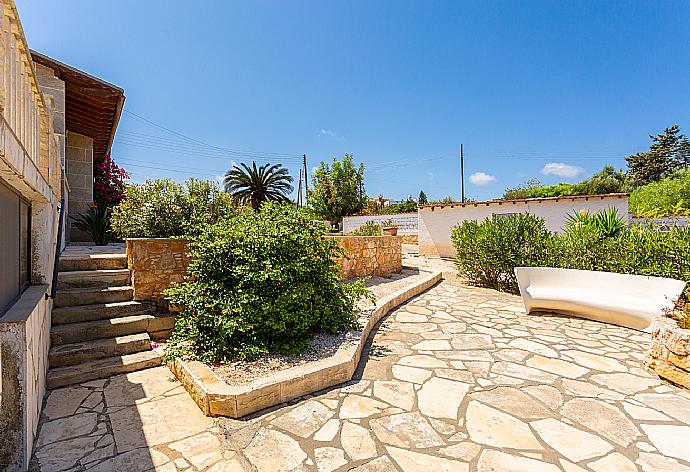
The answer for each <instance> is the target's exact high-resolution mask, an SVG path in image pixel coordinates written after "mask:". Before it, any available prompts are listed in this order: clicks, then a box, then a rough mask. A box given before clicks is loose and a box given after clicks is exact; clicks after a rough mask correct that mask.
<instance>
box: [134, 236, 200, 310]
mask: <svg viewBox="0 0 690 472" xmlns="http://www.w3.org/2000/svg"><path fill="white" fill-rule="evenodd" d="M188 244H189V241H188V240H186V239H172V238H130V239H127V268H128V269H129V271H130V273H131V275H132V287H133V288H134V300H137V301H143V300H150V301H153V302H156V303H157V304H158V305H161V306H166V307H167V303H166V301H165V300H164V299H163V295H162V293H161V292H162V291H163V290H165V289H166V288H169V287H170V286H171V285H172V283H173V282H182V281H183V280H184V276H185V275H186V274H187V266H188V265H189V260H190V259H189V254H188V253H189V251H188Z"/></svg>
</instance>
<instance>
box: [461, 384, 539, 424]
mask: <svg viewBox="0 0 690 472" xmlns="http://www.w3.org/2000/svg"><path fill="white" fill-rule="evenodd" d="M470 397H472V399H474V400H479V401H480V402H482V403H486V404H488V405H491V406H493V407H495V408H498V409H499V410H503V411H505V412H508V413H510V414H512V415H515V416H518V417H520V418H526V419H537V418H548V417H549V416H551V411H550V410H548V409H547V408H546V407H544V406H542V405H541V404H540V403H537V402H536V401H535V400H534V399H532V397H530V396H529V395H527V394H525V393H522V392H521V391H520V390H518V389H516V388H510V387H497V388H494V389H491V390H482V391H479V392H475V393H472V394H470Z"/></svg>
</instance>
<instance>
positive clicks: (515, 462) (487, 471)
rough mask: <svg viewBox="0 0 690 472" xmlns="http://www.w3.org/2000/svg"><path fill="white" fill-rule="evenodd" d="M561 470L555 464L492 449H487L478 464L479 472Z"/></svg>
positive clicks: (548, 471) (558, 471) (547, 471)
mask: <svg viewBox="0 0 690 472" xmlns="http://www.w3.org/2000/svg"><path fill="white" fill-rule="evenodd" d="M560 470H561V469H559V468H558V466H556V465H554V464H549V463H546V462H542V461H538V460H536V459H528V458H527V457H522V456H514V455H511V454H507V453H505V452H501V451H495V450H492V449H485V450H484V452H482V455H481V456H479V462H478V463H477V472H503V471H511V472H560Z"/></svg>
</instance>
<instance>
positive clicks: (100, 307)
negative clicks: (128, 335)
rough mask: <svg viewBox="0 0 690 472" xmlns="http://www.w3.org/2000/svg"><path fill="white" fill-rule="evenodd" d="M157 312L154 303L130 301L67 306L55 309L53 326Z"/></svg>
mask: <svg viewBox="0 0 690 472" xmlns="http://www.w3.org/2000/svg"><path fill="white" fill-rule="evenodd" d="M155 311H156V307H155V305H154V304H153V303H149V302H137V301H134V300H128V301H126V302H116V303H95V304H92V305H79V306H65V307H60V308H53V315H52V322H53V326H55V325H62V324H68V323H81V322H84V321H96V320H109V319H113V318H124V317H126V316H134V315H150V314H153V313H154V312H155Z"/></svg>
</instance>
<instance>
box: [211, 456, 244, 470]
mask: <svg viewBox="0 0 690 472" xmlns="http://www.w3.org/2000/svg"><path fill="white" fill-rule="evenodd" d="M206 472H245V469H244V467H242V465H241V464H240V462H239V461H238V460H237V459H230V460H224V461H223V462H219V463H217V464H216V465H214V466H213V467H210V468H209V469H206Z"/></svg>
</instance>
